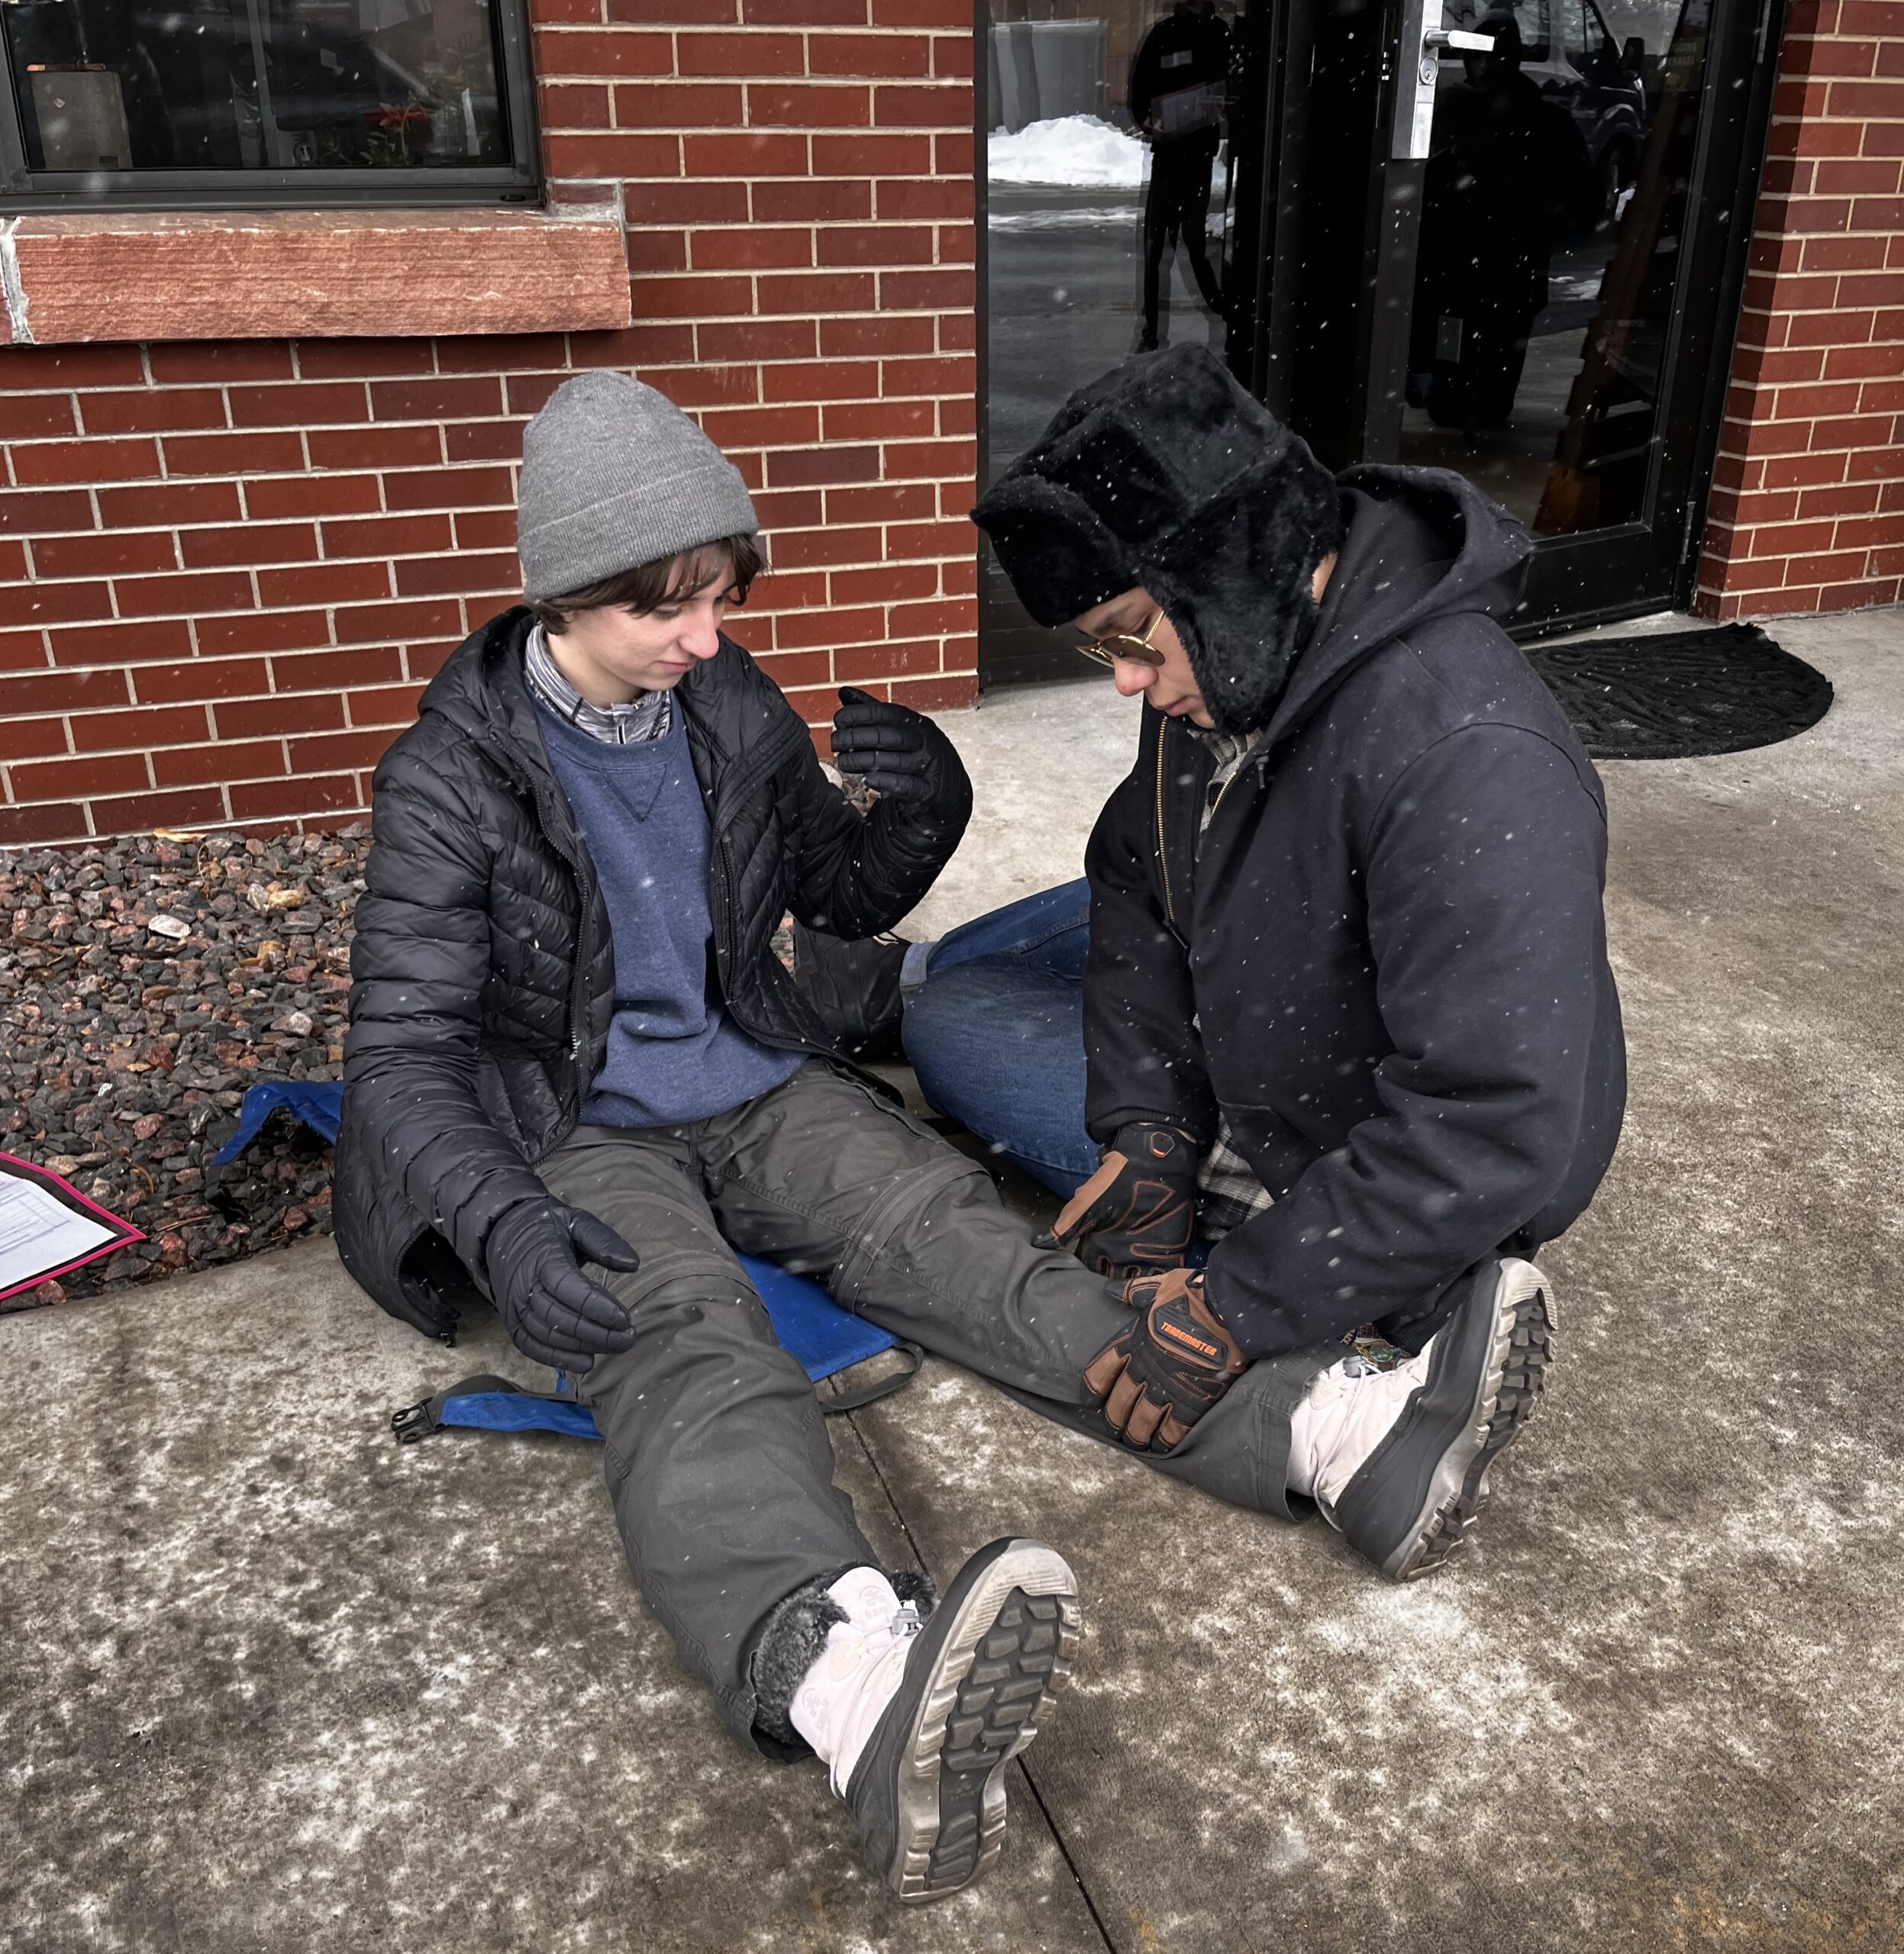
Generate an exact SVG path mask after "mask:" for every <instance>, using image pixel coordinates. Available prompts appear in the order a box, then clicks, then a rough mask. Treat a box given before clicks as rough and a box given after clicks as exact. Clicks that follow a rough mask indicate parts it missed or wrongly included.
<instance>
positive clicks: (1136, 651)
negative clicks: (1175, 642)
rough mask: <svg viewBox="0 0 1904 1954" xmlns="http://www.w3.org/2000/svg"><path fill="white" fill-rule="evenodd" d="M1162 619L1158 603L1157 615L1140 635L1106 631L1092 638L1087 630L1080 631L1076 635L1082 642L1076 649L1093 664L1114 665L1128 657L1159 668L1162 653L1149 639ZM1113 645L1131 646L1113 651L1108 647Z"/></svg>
mask: <svg viewBox="0 0 1904 1954" xmlns="http://www.w3.org/2000/svg"><path fill="white" fill-rule="evenodd" d="M1162 623H1163V605H1158V606H1157V615H1156V616H1155V617H1153V618H1152V619H1151V620H1150V622H1149V623H1148V624H1146V625H1145V626H1144V635H1143V636H1142V637H1134V636H1133V635H1132V634H1131V633H1130V632H1128V631H1108V632H1106V633H1105V635H1104V636H1103V637H1099V638H1094V637H1092V636H1091V635H1090V634H1089V633H1088V632H1083V631H1080V632H1079V634H1078V635H1079V637H1080V638H1081V639H1082V640H1083V642H1082V643H1079V645H1078V646H1076V650H1078V651H1079V653H1081V654H1082V655H1083V656H1084V657H1086V658H1088V659H1090V661H1091V662H1092V664H1093V665H1102V666H1114V665H1115V664H1116V663H1117V661H1118V659H1120V658H1128V659H1133V660H1134V661H1135V662H1136V663H1138V664H1139V665H1148V666H1150V667H1152V668H1153V669H1160V668H1161V666H1163V653H1162V652H1160V651H1159V650H1157V648H1156V647H1155V646H1154V645H1153V644H1152V643H1150V640H1151V639H1152V638H1154V637H1155V636H1156V635H1157V626H1158V625H1160V624H1162ZM1113 645H1128V646H1130V647H1131V648H1130V650H1128V651H1113V650H1111V648H1110V647H1111V646H1113Z"/></svg>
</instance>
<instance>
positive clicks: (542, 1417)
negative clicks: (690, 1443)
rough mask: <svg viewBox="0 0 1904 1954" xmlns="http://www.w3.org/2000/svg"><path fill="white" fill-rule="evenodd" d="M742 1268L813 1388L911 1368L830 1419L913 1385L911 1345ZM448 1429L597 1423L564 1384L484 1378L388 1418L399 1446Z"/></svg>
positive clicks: (587, 1428) (566, 1430)
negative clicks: (889, 1366)
mask: <svg viewBox="0 0 1904 1954" xmlns="http://www.w3.org/2000/svg"><path fill="white" fill-rule="evenodd" d="M740 1261H741V1267H742V1268H743V1269H745V1270H746V1271H747V1280H748V1281H749V1282H751V1283H752V1284H753V1285H754V1290H755V1291H756V1293H757V1295H759V1297H760V1301H762V1302H763V1304H765V1305H766V1313H767V1320H768V1321H769V1322H770V1323H771V1324H773V1334H774V1337H775V1338H776V1340H777V1341H778V1342H779V1346H780V1347H781V1349H783V1350H785V1351H786V1353H787V1355H788V1356H790V1357H792V1358H793V1359H795V1361H796V1362H798V1363H799V1366H800V1368H801V1369H802V1370H804V1371H805V1372H806V1374H807V1375H808V1377H809V1378H812V1380H813V1382H815V1384H818V1382H820V1381H821V1378H829V1377H831V1376H832V1375H833V1374H834V1372H836V1371H843V1370H845V1369H847V1368H848V1366H851V1365H854V1364H857V1363H862V1362H864V1361H865V1360H866V1359H867V1358H868V1357H876V1356H878V1355H879V1353H880V1352H881V1351H882V1350H893V1349H896V1350H898V1351H899V1353H901V1355H902V1356H904V1357H905V1359H907V1360H908V1361H907V1362H906V1363H905V1365H904V1366H903V1367H902V1369H899V1370H897V1371H895V1372H891V1373H889V1375H886V1376H884V1377H882V1378H876V1379H875V1380H874V1381H873V1382H872V1383H870V1384H867V1385H861V1386H860V1387H859V1388H857V1390H854V1391H841V1392H837V1393H835V1394H834V1395H832V1396H831V1397H830V1398H828V1399H827V1400H826V1401H825V1408H826V1409H827V1410H828V1411H854V1410H856V1409H857V1407H859V1406H860V1405H862V1404H871V1403H872V1402H873V1400H874V1399H875V1398H884V1397H886V1396H887V1395H889V1393H891V1392H892V1391H897V1390H899V1388H901V1387H902V1385H906V1384H908V1383H910V1382H912V1375H913V1373H914V1372H915V1371H917V1370H918V1367H919V1363H920V1360H921V1356H922V1355H923V1353H921V1350H920V1349H919V1347H918V1345H917V1344H916V1343H905V1342H902V1340H900V1339H899V1337H895V1336H894V1335H893V1334H892V1331H891V1330H882V1329H881V1328H880V1327H879V1325H878V1324H874V1323H868V1322H867V1321H866V1319H865V1318H864V1317H857V1316H854V1314H852V1313H851V1311H848V1310H843V1309H841V1307H840V1306H839V1304H837V1303H836V1302H835V1301H834V1300H833V1298H831V1296H829V1295H828V1294H827V1292H826V1291H825V1290H824V1289H822V1288H821V1287H820V1285H818V1283H817V1282H812V1281H810V1280H809V1279H808V1278H807V1277H805V1276H804V1275H792V1274H790V1273H789V1272H788V1271H787V1270H786V1269H781V1268H779V1267H778V1266H776V1265H775V1264H774V1263H773V1262H763V1261H761V1260H760V1258H759V1257H758V1256H750V1255H744V1256H741V1258H740ZM451 1427H460V1428H461V1429H463V1430H470V1431H485V1432H560V1433H563V1434H565V1435H566V1436H568V1437H570V1438H593V1439H599V1437H600V1436H602V1433H601V1432H600V1431H599V1430H598V1429H597V1428H596V1426H595V1416H594V1414H593V1413H592V1412H591V1411H589V1407H587V1406H586V1404H579V1403H577V1401H576V1398H575V1397H574V1396H573V1394H572V1393H571V1392H570V1390H569V1388H568V1380H567V1378H563V1379H562V1380H561V1388H560V1389H559V1390H556V1391H530V1390H528V1389H526V1388H524V1386H523V1385H519V1384H517V1383H515V1382H512V1381H511V1379H509V1378H503V1377H496V1376H494V1375H490V1374H488V1373H485V1374H483V1375H480V1376H477V1377H470V1378H464V1379H463V1381H462V1382H461V1383H460V1384H453V1385H450V1388H448V1389H447V1391H438V1392H437V1394H436V1395H435V1396H434V1398H424V1400H423V1401H421V1403H420V1404H408V1405H405V1407H404V1408H403V1409H402V1411H397V1412H394V1413H392V1415H391V1419H390V1428H391V1430H392V1431H394V1432H395V1433H396V1435H397V1440H398V1443H399V1444H402V1445H414V1444H415V1443H416V1442H417V1441H418V1440H419V1439H425V1438H429V1437H431V1436H433V1435H434V1433H437V1432H440V1431H443V1430H447V1429H450V1428H451Z"/></svg>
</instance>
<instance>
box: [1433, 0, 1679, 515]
mask: <svg viewBox="0 0 1904 1954" xmlns="http://www.w3.org/2000/svg"><path fill="white" fill-rule="evenodd" d="M1607 7H1608V11H1602V7H1601V5H1600V4H1599V0H1514V5H1512V7H1511V8H1510V7H1506V6H1499V7H1496V6H1484V5H1482V4H1480V0H1457V5H1456V6H1455V7H1454V8H1450V9H1449V11H1448V13H1447V23H1448V24H1449V25H1450V26H1451V27H1454V29H1456V30H1457V31H1460V30H1466V31H1467V32H1468V33H1469V34H1470V35H1471V36H1472V37H1473V40H1474V42H1475V43H1476V44H1477V45H1476V46H1474V47H1470V48H1468V49H1467V50H1461V49H1460V48H1458V47H1453V46H1450V45H1448V44H1445V43H1444V44H1442V46H1441V50H1440V51H1439V56H1438V60H1437V64H1436V65H1437V66H1438V76H1437V82H1436V88H1435V94H1434V119H1433V125H1432V136H1431V147H1430V150H1429V153H1428V159H1427V169H1426V171H1425V181H1424V185H1423V193H1422V218H1421V229H1420V234H1419V239H1418V247H1417V256H1416V262H1415V280H1414V290H1413V295H1412V316H1411V318H1410V325H1409V350H1408V378H1407V382H1406V389H1405V402H1406V405H1405V410H1404V412H1403V414H1402V428H1401V439H1400V445H1399V458H1400V459H1402V460H1403V461H1405V462H1410V463H1418V464H1421V465H1423V466H1434V467H1443V468H1454V469H1459V470H1460V472H1462V473H1463V474H1465V475H1467V476H1469V477H1470V479H1472V480H1473V481H1474V482H1476V483H1478V484H1479V485H1480V486H1482V487H1483V488H1485V489H1486V490H1487V491H1488V492H1489V494H1490V495H1493V497H1494V498H1495V499H1496V501H1499V502H1500V503H1502V505H1504V506H1505V507H1506V508H1509V510H1511V511H1512V512H1513V513H1514V514H1515V515H1517V516H1518V517H1519V518H1521V519H1522V521H1524V522H1525V523H1527V524H1528V525H1529V526H1530V527H1531V528H1532V529H1533V530H1534V532H1535V534H1537V535H1543V536H1553V535H1560V534H1567V533H1572V532H1577V531H1580V530H1590V529H1596V528H1602V527H1610V526H1612V525H1613V524H1619V523H1625V522H1632V521H1638V520H1639V519H1640V518H1641V516H1642V515H1643V514H1644V509H1645V503H1646V493H1647V477H1648V472H1649V471H1648V462H1649V459H1650V456H1651V453H1652V449H1653V445H1654V437H1655V434H1656V432H1657V424H1658V421H1659V418H1660V382H1661V379H1662V376H1663V374H1664V370H1665V369H1664V359H1663V355H1664V349H1665V343H1666V337H1667V324H1668V321H1669V320H1670V317H1671V314H1672V311H1673V298H1674V294H1675V291H1676V285H1677V279H1678V272H1679V261H1680V253H1681V247H1682V243H1683V230H1684V217H1685V212H1686V198H1687V193H1688V190H1689V185H1690V180H1691V176H1692V171H1693V154H1694V148H1695V145H1696V139H1697V136H1698V131H1699V107H1700V101H1701V93H1702V81H1703V78H1704V73H1705V66H1706V27H1707V16H1706V6H1705V5H1704V4H1703V3H1702V0H1695V4H1692V5H1685V6H1680V7H1677V8H1676V9H1675V10H1674V11H1670V12H1669V11H1664V10H1662V9H1661V8H1659V7H1657V5H1653V6H1646V7H1642V8H1633V7H1631V6H1630V5H1629V6H1627V7H1624V8H1622V7H1620V6H1618V4H1617V0H1607ZM1609 14H1613V15H1617V16H1618V18H1620V19H1621V21H1622V25H1623V26H1625V27H1630V28H1631V29H1632V30H1633V31H1631V32H1630V33H1628V34H1625V35H1624V36H1622V37H1616V35H1615V31H1614V29H1613V27H1612V26H1611V25H1610V24H1609ZM1479 44H1486V47H1485V50H1483V47H1481V46H1480V45H1479Z"/></svg>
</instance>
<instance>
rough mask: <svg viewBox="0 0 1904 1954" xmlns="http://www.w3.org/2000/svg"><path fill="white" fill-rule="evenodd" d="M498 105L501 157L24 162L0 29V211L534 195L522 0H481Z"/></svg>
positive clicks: (537, 160) (472, 200)
mask: <svg viewBox="0 0 1904 1954" xmlns="http://www.w3.org/2000/svg"><path fill="white" fill-rule="evenodd" d="M489 4H490V5H491V7H492V8H493V10H494V12H495V21H496V30H497V31H496V52H497V59H498V60H499V63H500V64H501V69H502V72H501V73H500V74H499V76H498V77H497V90H496V93H497V98H498V100H499V102H500V103H501V104H502V110H503V114H504V117H505V126H506V127H507V129H508V137H509V144H510V151H511V155H512V156H513V157H514V158H515V160H514V161H512V162H511V163H506V164H498V163H489V164H482V165H475V166H463V165H457V164H450V163H444V164H439V165H437V166H432V167H430V168H427V169H426V168H421V167H418V168H407V169H375V168H361V167H360V168H357V169H120V170H112V171H102V170H85V171H81V170H50V169H41V170H35V169H28V167H27V152H26V143H25V140H24V136H23V133H22V131H21V126H20V119H19V118H20V109H19V98H18V94H17V92H16V90H15V76H14V73H13V69H12V64H11V56H10V54H9V53H8V48H7V44H6V37H5V35H4V34H0V218H11V217H25V216H32V215H35V214H38V215H47V214H54V213H66V214H70V213H72V212H74V211H89V212H94V213H100V212H103V213H107V214H110V213H112V212H115V211H126V212H131V211H217V210H232V211H248V210H395V209H404V208H417V207H419V206H441V207H449V208H454V207H457V206H463V207H465V208H468V207H478V208H480V207H482V206H485V205H495V204H502V205H534V204H537V203H540V202H541V197H542V188H543V183H542V169H541V147H542V146H541V134H540V131H539V127H538V124H537V119H536V113H535V108H536V102H535V97H536V82H535V71H534V66H533V63H532V59H531V52H532V47H533V42H532V40H531V34H530V29H529V18H528V4H527V0H489Z"/></svg>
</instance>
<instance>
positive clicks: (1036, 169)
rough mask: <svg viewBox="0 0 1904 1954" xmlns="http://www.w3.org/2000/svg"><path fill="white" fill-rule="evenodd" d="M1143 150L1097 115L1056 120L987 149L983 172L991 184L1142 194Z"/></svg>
mask: <svg viewBox="0 0 1904 1954" xmlns="http://www.w3.org/2000/svg"><path fill="white" fill-rule="evenodd" d="M986 173H987V176H988V179H989V181H990V182H994V183H1054V184H1063V185H1067V186H1069V187H1071V188H1073V189H1085V190H1141V189H1143V187H1144V145H1143V143H1141V142H1140V141H1139V140H1138V138H1137V137H1135V136H1133V135H1130V134H1127V133H1126V132H1125V131H1124V130H1121V129H1119V128H1118V127H1115V126H1114V125H1113V124H1111V123H1109V122H1104V121H1099V119H1098V118H1097V117H1096V116H1095V115H1060V116H1058V117H1057V118H1055V119H1054V120H1053V121H1048V122H1031V123H1028V124H1026V125H1025V127H1024V128H1022V129H1020V130H1018V131H1015V132H1013V133H1012V134H1007V133H1006V132H1005V131H1004V130H1002V129H996V130H994V131H992V134H991V135H990V136H989V137H988V138H987V140H986Z"/></svg>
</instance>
